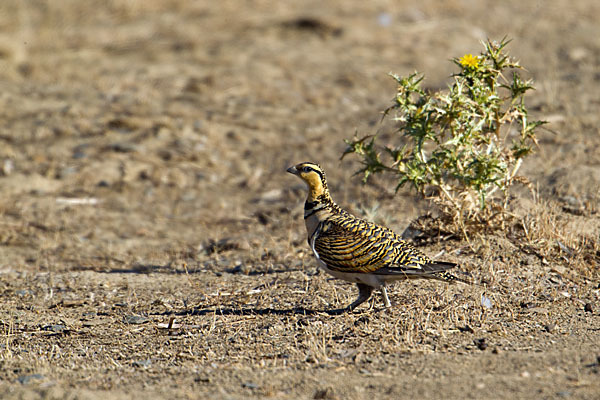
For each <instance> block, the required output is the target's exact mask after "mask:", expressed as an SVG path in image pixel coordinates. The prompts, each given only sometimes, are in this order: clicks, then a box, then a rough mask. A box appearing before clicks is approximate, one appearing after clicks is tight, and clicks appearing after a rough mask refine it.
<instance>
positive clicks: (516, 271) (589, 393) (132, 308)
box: [0, 0, 600, 399]
mask: <svg viewBox="0 0 600 400" xmlns="http://www.w3.org/2000/svg"><path fill="white" fill-rule="evenodd" d="M599 18H600V5H599V4H598V2H596V1H592V0H589V1H578V2H565V1H558V0H555V1H545V2H541V1H537V2H524V1H520V0H519V1H517V0H508V1H503V2H478V1H468V0H464V1H458V0H456V1H428V0H425V1H421V2H419V3H418V4H416V3H414V2H408V1H393V2H392V1H388V2H386V1H371V2H362V1H343V2H342V1H335V2H326V1H319V2H316V1H307V2H275V1H250V0H248V1H240V0H236V1H218V2H217V1H214V2H210V1H196V2H194V1H183V0H167V1H157V0H147V1H141V0H130V1H125V0H120V1H119V0H111V1H105V0H95V1H92V0H90V1H80V0H62V1H60V2H54V1H43V0H3V1H2V2H1V3H0V191H1V193H2V195H1V198H0V293H1V296H2V297H1V299H2V300H1V303H0V397H1V398H6V399H12V398H23V399H35V398H71V399H75V398H85V399H98V398H142V396H143V397H145V398H148V399H150V398H233V399H236V398H286V399H296V398H307V399H312V398H314V399H363V398H371V399H373V398H376V399H378V398H427V399H429V398H431V399H433V398H435V399H439V398H477V399H483V398H536V399H541V398H573V399H597V398H600V379H599V378H600V359H599V357H600V293H599V286H598V282H599V276H600V274H599V271H598V265H599V261H600V254H599V248H600V246H599V245H598V242H599V241H600V240H599V237H598V235H599V231H600V217H599V214H598V212H597V211H598V209H599V208H600V206H599V199H600V193H599V188H600V152H599V151H598V145H599V144H600V135H599V133H600V132H599V128H598V126H599V118H600V114H599V113H598V110H599V109H600V72H599V71H600V69H599V65H600V41H599V40H598V38H600V25H599V24H598V19H599ZM506 35H507V36H509V37H511V38H512V39H513V42H512V43H511V45H510V47H509V50H510V52H511V54H512V55H514V56H515V57H517V58H519V59H520V60H521V63H522V65H524V66H526V67H527V74H528V76H530V77H532V78H534V79H535V85H536V87H537V91H536V92H534V93H533V94H532V95H531V96H529V98H528V104H529V107H530V109H531V112H532V114H533V117H535V118H539V119H545V120H548V121H549V122H550V124H549V125H548V129H545V130H542V131H540V134H539V139H540V146H539V149H538V150H537V152H536V154H535V156H533V157H530V158H529V159H528V160H527V161H526V163H525V165H524V168H523V170H522V171H523V174H524V175H526V176H528V177H529V178H530V180H531V181H532V182H534V184H535V185H536V187H537V192H538V199H534V200H531V196H530V195H529V194H528V193H527V192H526V191H524V193H523V194H520V195H519V197H518V198H517V199H515V201H514V202H513V205H512V207H513V212H514V214H515V215H517V216H518V218H517V219H515V220H514V221H513V223H512V224H511V225H509V226H507V227H506V228H505V229H503V230H500V231H497V232H495V233H488V234H485V235H483V234H482V235H475V236H474V237H472V238H471V240H470V242H467V241H466V240H458V239H452V238H446V240H443V239H444V238H440V240H430V241H428V242H424V243H421V244H420V246H421V249H422V250H423V251H424V252H426V253H428V254H430V255H432V256H439V257H440V258H442V259H445V260H449V261H455V262H459V263H460V264H461V265H462V267H463V269H464V270H466V271H468V272H470V273H471V274H472V275H473V276H474V277H475V278H476V279H477V280H478V281H480V282H481V284H480V285H473V286H460V285H453V286H448V285H445V284H441V283H430V282H424V283H423V282H415V283H412V282H411V283H401V284H397V285H395V286H393V287H392V288H391V290H390V297H391V299H392V301H393V303H395V305H394V306H393V307H392V308H390V309H382V304H381V300H380V298H379V297H378V296H374V297H373V299H372V300H371V302H370V304H369V305H368V306H363V307H361V308H359V309H358V310H357V311H356V312H354V313H350V314H345V315H339V316H334V315H330V314H328V313H327V312H326V311H327V310H329V309H332V308H336V307H340V306H343V305H346V304H348V303H349V302H350V301H352V300H353V299H354V296H356V289H355V287H353V286H352V285H350V284H347V283H344V282H340V281H337V280H332V279H331V278H330V277H328V276H325V275H324V274H323V273H320V274H315V272H316V269H315V266H316V264H315V261H314V259H313V257H312V255H311V254H310V253H309V250H308V248H307V245H306V238H305V230H304V227H303V222H302V202H303V196H304V195H305V193H304V190H305V189H304V187H303V186H302V184H301V182H299V181H298V180H296V179H295V178H294V177H292V176H290V175H289V174H286V173H285V172H284V171H285V168H286V167H287V166H289V165H291V164H293V163H296V162H299V161H306V160H311V161H318V162H319V163H321V165H323V166H324V167H325V168H326V170H327V172H328V176H329V181H330V186H331V189H332V193H333V196H334V198H335V199H336V200H337V202H338V203H339V204H340V205H342V206H344V207H345V208H347V209H348V210H350V211H352V212H353V213H355V214H358V215H361V216H363V217H366V218H370V219H374V220H375V221H377V222H381V223H385V224H386V225H388V226H389V227H391V228H393V229H394V230H396V231H398V232H402V231H403V230H404V228H405V227H406V226H407V225H408V224H409V223H410V222H411V221H413V220H414V219H415V218H416V217H417V216H419V215H423V214H425V213H426V212H427V209H428V208H429V207H430V206H429V205H428V204H427V203H425V202H423V201H421V200H419V199H418V198H416V197H415V196H414V195H412V194H411V193H410V192H409V191H401V192H400V193H399V194H398V195H397V196H396V197H393V196H391V195H390V193H391V192H392V189H391V188H392V187H393V186H392V183H391V182H390V181H388V180H386V178H385V177H383V178H377V179H376V180H374V181H372V183H371V184H369V185H361V184H360V179H359V178H358V177H356V176H353V174H352V173H353V172H354V171H356V170H357V169H358V167H359V164H358V159H357V158H352V157H347V158H346V159H344V160H343V162H340V161H339V157H340V155H341V153H342V152H343V150H344V146H345V145H344V142H343V139H347V138H351V137H352V136H353V135H354V133H355V132H356V131H357V132H358V133H359V134H367V133H374V132H375V131H378V130H379V131H385V130H387V131H390V130H391V129H392V128H391V127H390V126H389V124H386V123H384V124H380V111H381V110H383V109H384V108H385V107H386V106H388V104H389V101H390V99H391V98H392V97H393V95H394V91H395V87H394V84H393V81H392V80H391V79H390V78H389V77H388V76H387V75H386V74H387V73H388V72H390V71H392V72H394V73H398V74H407V73H410V72H413V71H414V70H419V71H423V72H425V73H426V75H427V80H426V82H427V86H428V87H429V88H441V87H443V86H444V85H445V83H446V82H447V81H448V77H449V75H450V74H451V73H452V72H453V70H454V67H453V66H452V64H451V63H450V62H448V60H449V59H450V58H452V57H457V56H461V55H463V54H465V53H479V51H480V50H481V44H480V40H484V39H485V38H486V37H489V38H492V39H501V38H502V37H504V36H506ZM169 323H171V324H172V325H171V327H170V328H169Z"/></svg>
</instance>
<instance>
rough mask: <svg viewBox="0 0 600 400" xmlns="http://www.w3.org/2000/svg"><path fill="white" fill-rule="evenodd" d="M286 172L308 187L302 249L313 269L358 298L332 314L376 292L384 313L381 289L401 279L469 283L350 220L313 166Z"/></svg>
mask: <svg viewBox="0 0 600 400" xmlns="http://www.w3.org/2000/svg"><path fill="white" fill-rule="evenodd" d="M287 172H289V173H291V174H293V175H296V176H298V177H299V178H300V179H302V180H303V181H304V182H305V183H306V185H307V186H308V196H307V198H306V202H305V203H304V222H305V225H306V230H307V233H308V245H309V247H310V249H311V250H312V252H313V254H314V256H315V257H316V258H317V261H318V264H319V267H320V268H321V269H323V270H324V271H325V272H327V273H329V274H331V275H333V276H334V277H335V278H338V279H342V280H345V281H348V282H353V283H356V285H357V287H358V293H359V294H358V298H357V299H356V300H355V301H354V302H352V304H350V305H349V306H347V307H344V308H342V309H339V310H338V311H339V312H340V313H341V312H346V311H352V310H354V309H355V308H356V307H358V306H360V305H361V304H362V303H364V302H365V301H367V300H368V299H369V298H370V297H371V294H372V292H373V290H375V289H379V290H380V292H381V296H382V299H383V302H384V305H385V307H386V308H388V307H391V302H390V299H389V297H388V293H387V290H386V284H387V283H389V282H394V281H398V280H406V279H435V280H439V281H445V282H449V283H454V282H461V283H470V281H468V280H467V279H463V278H461V277H458V276H455V275H453V274H452V273H450V272H448V270H450V269H452V268H455V267H458V265H457V264H455V263H452V262H445V261H433V260H432V259H431V258H429V257H427V256H426V255H425V254H424V253H422V252H421V251H419V250H418V249H416V248H415V247H414V246H412V245H411V244H410V243H408V242H406V241H405V240H403V239H402V238H400V236H399V235H397V234H396V233H395V232H394V231H392V230H391V229H389V228H386V227H384V226H381V225H377V224H375V223H373V222H369V221H366V220H363V219H360V218H357V217H355V216H354V215H352V214H350V213H349V212H347V211H345V210H343V209H342V208H341V207H340V206H338V205H337V204H336V203H335V202H334V201H333V200H332V198H331V195H330V194H329V188H328V187H327V179H326V177H325V172H324V171H323V168H321V166H319V164H316V163H312V162H302V163H299V164H296V165H294V166H291V167H289V168H288V169H287Z"/></svg>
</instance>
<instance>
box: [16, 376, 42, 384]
mask: <svg viewBox="0 0 600 400" xmlns="http://www.w3.org/2000/svg"><path fill="white" fill-rule="evenodd" d="M33 379H44V375H42V374H32V375H21V376H20V377H18V378H17V381H19V383H20V384H21V385H26V384H28V383H29V382H30V381H31V380H33Z"/></svg>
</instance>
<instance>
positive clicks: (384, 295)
mask: <svg viewBox="0 0 600 400" xmlns="http://www.w3.org/2000/svg"><path fill="white" fill-rule="evenodd" d="M380 290H381V297H382V298H383V303H384V304H385V307H386V308H388V307H391V306H392V303H390V298H389V297H388V294H387V289H386V288H385V284H383V285H381V288H380Z"/></svg>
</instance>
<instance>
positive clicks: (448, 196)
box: [342, 39, 544, 231]
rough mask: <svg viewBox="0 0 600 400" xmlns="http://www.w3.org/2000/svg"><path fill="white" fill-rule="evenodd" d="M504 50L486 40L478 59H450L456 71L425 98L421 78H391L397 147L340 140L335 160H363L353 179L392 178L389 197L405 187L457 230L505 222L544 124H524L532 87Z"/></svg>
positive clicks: (370, 140) (373, 141) (501, 44)
mask: <svg viewBox="0 0 600 400" xmlns="http://www.w3.org/2000/svg"><path fill="white" fill-rule="evenodd" d="M508 43H509V41H508V40H506V39H503V40H502V41H501V42H499V43H497V42H493V41H489V40H488V41H487V42H484V43H483V45H484V51H483V52H482V53H481V54H480V55H478V56H474V55H472V54H466V55H464V56H463V57H460V58H455V59H453V60H452V61H453V62H454V64H456V66H457V67H458V68H459V71H458V73H456V74H454V75H453V81H452V82H451V84H450V85H449V86H448V88H447V89H446V90H441V91H438V92H434V93H431V92H428V91H426V90H425V89H424V88H423V87H422V82H423V78H424V76H423V75H422V74H418V73H413V74H411V75H408V76H406V77H400V76H397V75H393V74H391V76H392V77H393V78H394V79H395V81H396V82H397V85H398V91H397V94H396V97H395V99H394V100H393V104H392V105H391V106H390V107H389V108H387V109H386V110H385V111H384V118H385V117H386V116H387V117H390V116H392V118H393V120H394V121H396V123H397V128H398V129H397V133H398V135H396V136H395V137H394V138H393V140H395V141H396V143H395V144H387V145H381V144H380V143H379V141H378V138H377V136H373V135H370V136H366V137H363V138H356V137H355V138H354V139H352V140H346V144H347V145H348V147H347V149H346V151H345V152H344V154H343V155H342V157H344V156H346V155H347V154H350V153H354V154H357V155H358V156H359V157H361V158H362V160H361V161H362V164H363V167H362V168H361V169H360V170H359V171H358V173H363V174H364V180H365V181H366V180H367V179H368V178H369V176H370V175H371V174H376V173H381V172H389V173H392V174H394V175H395V176H396V177H397V186H396V191H397V190H398V189H399V188H400V187H402V186H404V185H405V184H407V183H408V184H410V185H411V186H412V187H413V188H414V189H415V190H416V191H417V192H418V193H420V194H422V195H423V196H425V197H429V198H431V199H433V200H434V201H435V202H436V203H437V204H439V205H440V206H441V209H442V211H444V212H445V213H446V214H447V215H450V216H452V217H453V218H454V221H455V222H456V221H458V222H460V225H461V227H462V228H463V231H464V226H465V225H464V222H467V221H479V222H485V221H487V222H489V221H490V219H491V218H493V217H494V216H497V215H504V214H505V212H506V211H507V201H508V191H509V188H510V187H511V186H512V185H513V184H514V183H516V182H526V179H525V178H524V177H521V176H519V175H517V173H518V171H519V168H520V166H521V163H522V161H523V158H524V157H526V156H527V155H529V154H530V153H531V151H532V148H533V145H534V144H536V137H535V130H536V128H537V127H539V126H540V125H541V124H543V123H544V122H543V121H535V120H530V119H529V118H528V111H527V108H526V107H525V102H524V96H525V94H526V93H527V92H528V91H529V90H531V89H533V86H532V82H531V81H530V80H523V79H522V78H521V75H520V74H519V71H520V70H521V69H522V68H521V66H520V65H519V63H518V61H516V60H514V59H512V58H511V57H509V56H508V54H507V53H506V52H505V48H506V46H507V44H508ZM507 76H510V78H508V77H507Z"/></svg>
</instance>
